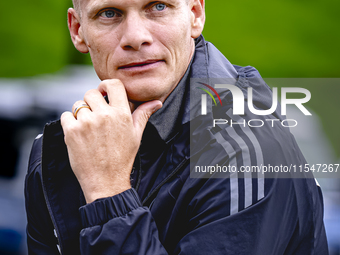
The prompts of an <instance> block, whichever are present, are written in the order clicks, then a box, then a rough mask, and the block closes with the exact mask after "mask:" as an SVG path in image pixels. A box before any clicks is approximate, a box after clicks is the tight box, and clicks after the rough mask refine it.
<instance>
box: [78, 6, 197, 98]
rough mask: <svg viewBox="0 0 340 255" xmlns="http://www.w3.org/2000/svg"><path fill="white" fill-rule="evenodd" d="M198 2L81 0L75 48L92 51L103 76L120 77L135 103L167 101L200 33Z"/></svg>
mask: <svg viewBox="0 0 340 255" xmlns="http://www.w3.org/2000/svg"><path fill="white" fill-rule="evenodd" d="M194 2H195V1H194V0H190V1H189V3H188V1H186V0H164V1H162V2H155V1H151V0H81V3H80V6H81V19H80V27H79V29H78V31H79V38H81V40H83V42H82V45H81V47H77V45H76V47H77V48H78V50H80V51H82V52H90V54H91V59H92V62H93V66H94V68H95V70H96V72H97V74H98V76H99V78H100V79H101V80H105V79H119V80H121V81H122V82H123V84H124V85H125V88H126V91H127V94H128V98H129V100H130V101H132V102H143V101H149V100H153V99H160V100H161V101H164V100H165V99H166V97H167V96H168V95H169V94H170V93H171V91H172V90H173V89H174V88H175V86H176V85H177V83H178V82H179V81H180V79H181V78H182V76H183V75H184V73H185V71H186V69H187V67H188V64H189V62H190V60H191V57H192V54H193V52H194V40H193V38H195V37H197V36H198V35H199V33H200V32H201V30H200V32H199V33H198V32H197V29H196V30H195V29H194V23H195V11H193V5H194V4H193V3H194ZM198 2H199V1H198ZM202 29H203V27H202Z"/></svg>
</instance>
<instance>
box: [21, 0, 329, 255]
mask: <svg viewBox="0 0 340 255" xmlns="http://www.w3.org/2000/svg"><path fill="white" fill-rule="evenodd" d="M74 7H75V9H69V11H68V25H69V29H70V34H71V38H72V41H73V43H74V45H75V47H76V48H77V49H78V50H79V51H80V52H83V53H88V52H89V53H90V54H91V59H92V62H93V65H94V68H95V70H96V72H97V74H98V76H99V78H100V79H101V80H102V82H101V83H100V85H99V87H98V89H94V90H91V91H88V92H87V93H86V94H85V96H84V100H82V101H78V102H76V103H75V104H74V106H73V109H72V113H71V112H66V113H64V114H63V115H62V116H61V120H60V121H57V122H53V123H50V124H48V125H47V126H46V127H45V130H44V134H43V136H39V137H38V138H37V139H36V140H35V142H34V145H33V148H32V152H31V157H30V163H29V170H28V174H27V177H26V191H25V194H26V209H27V218H28V225H27V235H28V247H29V251H30V253H31V254H58V253H59V252H60V253H62V254H327V253H328V251H327V242H326V237H325V233H324V227H323V222H322V217H323V209H322V200H321V199H322V197H321V193H320V192H321V191H320V190H319V188H318V187H317V186H316V184H315V181H314V179H279V178H275V179H265V178H263V176H260V175H250V178H249V176H246V174H240V175H237V174H236V176H235V174H233V173H232V174H230V175H227V176H226V175H225V176H223V178H218V177H221V176H218V175H216V176H212V177H213V178H191V177H190V170H192V169H193V167H194V165H216V164H221V165H224V166H234V167H237V168H238V169H240V167H241V166H242V165H244V164H246V163H247V164H250V165H260V164H273V165H275V164H299V165H300V164H304V163H305V161H304V159H303V156H302V154H301V153H300V151H299V149H298V148H297V145H296V144H295V141H294V139H293V137H292V136H291V135H290V133H289V131H288V130H287V129H284V128H282V127H278V128H265V129H256V130H251V129H247V128H243V127H242V126H241V125H240V126H238V127H231V126H229V125H228V126H224V127H223V126H222V127H221V126H216V127H212V126H211V122H210V120H211V119H212V115H214V116H217V117H218V116H222V115H223V114H224V115H225V114H226V113H227V115H228V117H229V119H235V120H237V118H239V117H237V116H234V115H233V114H232V113H231V112H230V110H232V99H231V97H230V96H231V94H230V93H228V91H219V92H218V93H219V94H220V97H221V98H222V101H223V102H224V103H225V104H224V106H223V107H222V108H217V107H212V106H211V104H210V103H211V102H210V103H208V106H207V108H209V113H208V114H207V115H201V111H200V109H201V105H200V98H201V97H200V95H201V94H200V93H198V91H199V90H198V89H196V85H195V82H194V81H195V78H199V79H200V81H204V82H209V79H210V78H226V79H228V80H230V81H233V82H234V84H235V86H238V87H239V88H241V89H242V90H243V91H244V92H245V91H246V89H247V88H248V87H253V89H254V102H255V104H256V105H257V106H260V107H267V106H268V104H269V101H270V100H269V99H270V98H271V92H270V89H269V88H268V87H267V86H266V85H265V84H264V82H263V81H262V79H260V77H259V75H258V73H257V72H256V70H255V69H254V68H251V67H245V68H242V67H237V66H233V65H231V64H230V63H229V62H228V60H227V59H225V57H224V56H223V55H222V54H221V53H220V52H219V51H218V50H217V49H216V48H215V47H214V46H213V45H212V44H210V43H208V42H205V41H204V39H203V37H202V36H201V33H202V30H203V26H204V22H205V13H204V1H203V0H166V1H161V2H154V1H150V0H107V1H100V0H80V1H74ZM202 84H205V83H202ZM103 96H107V98H108V101H109V103H107V102H106V100H105V99H104V97H103ZM222 101H221V103H222ZM269 107H270V106H269ZM264 109H267V108H264ZM150 116H151V117H150ZM252 117H253V115H252V114H251V113H250V112H249V111H246V115H245V116H243V118H244V119H249V118H252ZM270 117H271V118H280V116H279V114H278V113H277V112H275V113H274V114H272V115H270ZM140 141H141V142H140ZM214 177H216V178H214Z"/></svg>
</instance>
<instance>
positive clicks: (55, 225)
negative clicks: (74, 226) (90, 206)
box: [41, 136, 63, 254]
mask: <svg viewBox="0 0 340 255" xmlns="http://www.w3.org/2000/svg"><path fill="white" fill-rule="evenodd" d="M44 138H45V137H44V136H43V138H42V139H43V141H42V145H41V183H42V188H43V193H44V198H45V203H46V207H47V210H48V213H49V215H50V218H51V220H52V224H53V227H54V230H55V232H56V233H57V236H56V238H57V241H58V245H59V249H58V251H59V253H60V254H62V250H63V249H62V244H61V242H60V239H59V236H60V233H59V230H58V228H57V224H56V222H55V219H54V217H53V214H52V210H51V206H50V203H49V201H48V198H47V192H46V186H45V182H44V177H43V171H44V169H43V151H44ZM58 245H57V248H58Z"/></svg>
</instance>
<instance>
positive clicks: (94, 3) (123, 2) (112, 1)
mask: <svg viewBox="0 0 340 255" xmlns="http://www.w3.org/2000/svg"><path fill="white" fill-rule="evenodd" d="M75 1H76V2H78V3H79V7H80V8H81V10H82V11H88V10H89V9H91V8H95V7H98V6H103V7H107V6H130V7H131V6H139V5H141V6H143V5H146V4H148V3H150V2H154V0H75ZM162 2H164V3H168V4H173V5H179V4H181V3H187V2H189V0H163V1H162Z"/></svg>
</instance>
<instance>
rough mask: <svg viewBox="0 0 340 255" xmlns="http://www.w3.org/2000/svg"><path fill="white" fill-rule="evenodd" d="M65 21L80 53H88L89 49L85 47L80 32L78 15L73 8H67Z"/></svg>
mask: <svg viewBox="0 0 340 255" xmlns="http://www.w3.org/2000/svg"><path fill="white" fill-rule="evenodd" d="M67 23H68V29H69V30H70V34H71V39H72V42H73V44H74V46H75V47H76V49H77V50H78V51H80V52H81V53H88V52H89V49H88V48H87V44H86V42H85V40H84V35H83V33H82V28H81V22H80V17H79V15H78V13H77V12H76V11H75V10H74V9H73V8H69V9H68V11H67Z"/></svg>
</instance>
